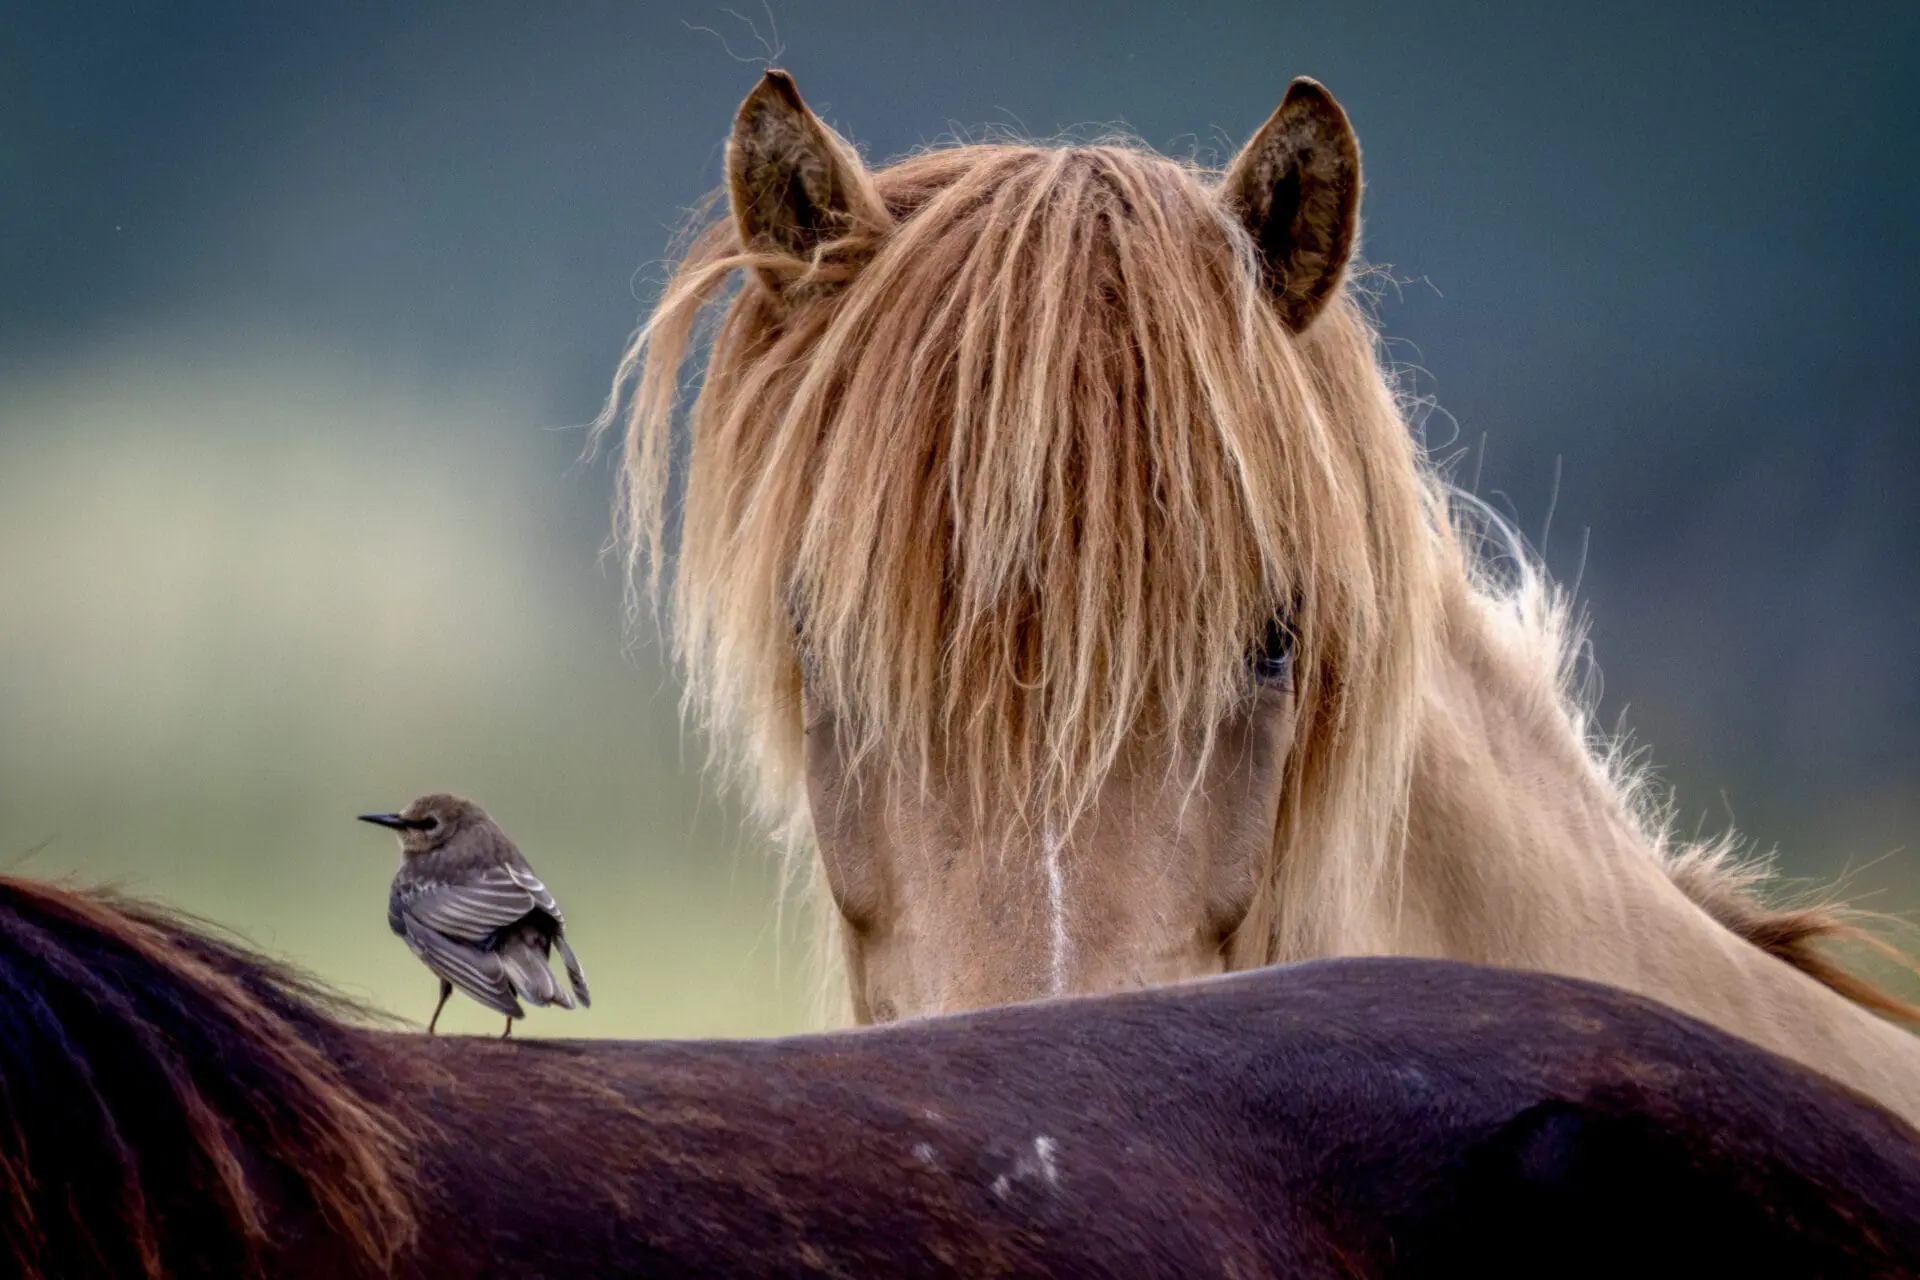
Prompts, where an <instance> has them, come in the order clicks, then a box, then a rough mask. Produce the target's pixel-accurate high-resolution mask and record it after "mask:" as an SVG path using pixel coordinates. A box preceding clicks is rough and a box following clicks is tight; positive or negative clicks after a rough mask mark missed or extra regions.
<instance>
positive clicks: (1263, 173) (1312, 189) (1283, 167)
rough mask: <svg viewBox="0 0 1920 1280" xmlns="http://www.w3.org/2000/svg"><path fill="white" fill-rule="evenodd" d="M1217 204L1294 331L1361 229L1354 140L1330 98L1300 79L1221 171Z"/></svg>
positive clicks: (1329, 289)
mask: <svg viewBox="0 0 1920 1280" xmlns="http://www.w3.org/2000/svg"><path fill="white" fill-rule="evenodd" d="M1220 199H1221V200H1222V201H1223V202H1224V203H1225V204H1226V206H1227V208H1228V209H1229V210H1230V211H1231V212H1232V213H1233V215H1234V216H1235V217H1237V218H1239V219H1240V221H1241V223H1242V224H1243V225H1245V227H1246V228H1247V231H1248V232H1249V233H1250V234H1251V235H1252V236H1253V243H1254V247H1255V248H1256V249H1258V250H1259V253H1260V260H1261V263H1262V265H1263V267H1264V268H1265V273H1266V278H1267V286H1268V288H1269V289H1270V290H1271V291H1272V293H1273V299H1274V305H1276V306H1278V307H1279V308H1280V315H1281V318H1282V319H1284V320H1285V321H1286V322H1287V327H1288V328H1290V329H1292V330H1293V331H1294V332H1295V333H1298V332H1300V331H1301V330H1303V329H1305V328H1306V327H1307V326H1308V325H1309V324H1312V323H1313V318H1314V317H1315V316H1317V315H1319V314H1320V310H1321V308H1322V307H1324V306H1326V304H1327V299H1329V298H1331V297H1332V296H1333V291H1334V289H1335V287H1336V286H1338V285H1339V283H1340V273H1341V272H1342V271H1344V270H1345V269H1346V265H1347V259H1348V258H1350V257H1352V256H1353V242H1354V239H1355V237H1356V235H1357V234H1358V232H1359V226H1360V143H1359V140H1358V139H1356V138H1355V137H1354V136H1353V126H1352V125H1350V124H1348V123H1347V113H1346V112H1344V111H1342V110H1341V109H1340V104H1339V103H1337V102H1335V101H1334V100H1333V95H1332V94H1330V93H1328V92H1327V91H1326V90H1325V89H1323V88H1321V87H1320V85H1319V83H1318V82H1317V81H1314V80H1309V79H1307V78H1306V77H1305V76H1302V77H1300V78H1299V79H1298V80H1295V81H1294V82H1293V83H1292V84H1291V85H1289V86H1287V96H1286V97H1285V98H1283V99H1281V101H1280V106H1279V109H1278V110H1276V111H1275V112H1274V113H1273V115H1272V116H1271V117H1269V118H1268V120H1267V122H1266V123H1265V124H1264V125H1261V126H1260V132H1258V133H1256V134H1254V135H1253V141H1251V142H1249V143H1248V144H1247V145H1246V148H1245V150H1243V151H1241V153H1240V155H1239V156H1238V157H1237V158H1236V159H1235V160H1234V162H1233V164H1232V165H1230V166H1229V167H1228V169H1227V176H1226V178H1225V180H1224V181H1222V182H1221V184H1220Z"/></svg>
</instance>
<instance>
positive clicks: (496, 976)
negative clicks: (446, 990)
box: [401, 914, 526, 1018]
mask: <svg viewBox="0 0 1920 1280" xmlns="http://www.w3.org/2000/svg"><path fill="white" fill-rule="evenodd" d="M401 923H402V924H403V925H404V926H405V929H406V932H405V933H404V934H403V935H402V936H403V937H405V938H406V940H407V946H408V947H410V948H412V950H413V954H415V955H416V956H419V957H420V962H421V963H422V964H424V965H426V966H427V968H429V969H431V970H433V972H434V973H435V974H437V975H438V976H439V977H441V978H442V979H444V980H445V981H447V982H451V983H452V984H453V985H454V986H456V987H458V988H460V989H461V990H462V991H464V992H466V993H467V994H468V995H470V996H472V997H473V998H474V999H475V1000H478V1001H479V1002H480V1003H481V1004H483V1005H485V1006H487V1008H489V1009H492V1010H493V1011H494V1012H496V1013H503V1014H505V1015H506V1016H507V1017H509V1018H522V1017H525V1016H526V1010H525V1009H522V1008H521V1007H520V1002H519V1001H518V1000H516V999H514V998H513V987H512V985H511V984H510V983H509V982H508V981H507V971H506V967H505V966H504V965H502V964H501V963H500V957H499V956H497V955H495V954H493V953H492V952H491V951H486V950H483V949H481V948H479V947H474V946H468V945H467V944H466V943H463V942H460V941H457V940H455V939H453V938H449V937H447V936H446V935H445V934H442V933H440V932H438V931H437V930H435V929H432V928H429V927H428V926H426V925H424V924H422V923H421V922H420V921H419V920H418V919H416V918H414V917H413V916H412V915H407V914H403V915H402V917H401Z"/></svg>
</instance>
